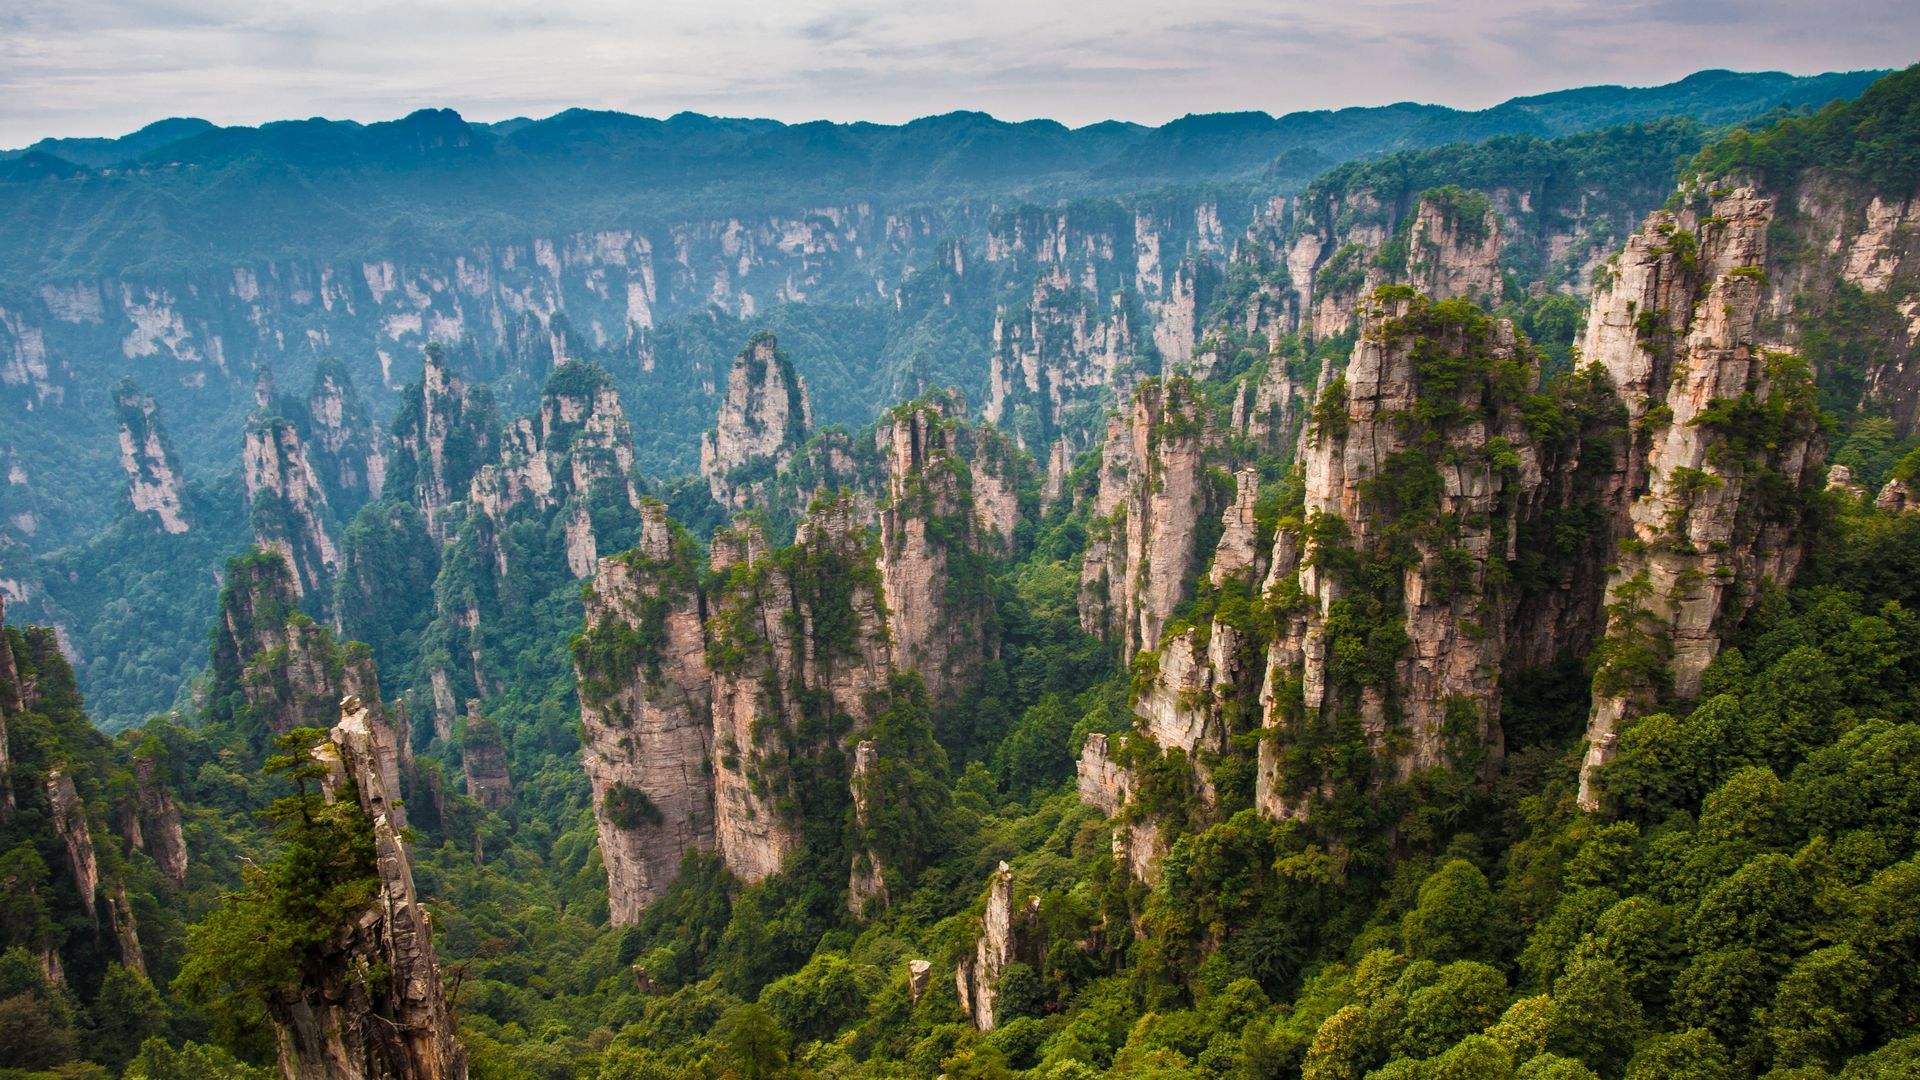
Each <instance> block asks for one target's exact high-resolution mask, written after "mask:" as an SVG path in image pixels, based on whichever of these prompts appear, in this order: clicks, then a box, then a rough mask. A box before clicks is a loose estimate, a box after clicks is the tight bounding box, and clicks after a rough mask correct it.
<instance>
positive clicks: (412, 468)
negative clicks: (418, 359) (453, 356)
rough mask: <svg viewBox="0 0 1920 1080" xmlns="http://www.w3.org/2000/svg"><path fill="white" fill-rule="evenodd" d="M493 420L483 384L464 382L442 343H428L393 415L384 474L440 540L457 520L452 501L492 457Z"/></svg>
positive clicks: (445, 538)
mask: <svg viewBox="0 0 1920 1080" xmlns="http://www.w3.org/2000/svg"><path fill="white" fill-rule="evenodd" d="M496 423H497V418H496V414H495V411H494V405H493V398H492V396H491V395H490V394H489V393H488V391H487V388H486V387H485V386H478V387H470V386H468V385H467V383H466V381H465V380H463V379H461V378H460V377H459V376H458V375H455V374H454V373H453V372H451V371H450V370H448V368H447V365H446V358H445V355H444V354H443V353H442V352H441V349H440V346H438V345H429V346H427V349H426V359H425V365H424V367H423V368H422V369H421V372H420V382H419V383H418V384H417V385H416V386H414V387H412V388H411V389H410V390H409V391H408V395H407V398H406V399H405V400H404V401H403V402H402V404H401V407H400V414H399V416H397V417H395V418H394V423H393V434H394V445H393V451H392V453H391V455H390V461H389V463H388V467H387V469H386V473H387V476H388V478H389V479H390V480H391V481H392V482H393V483H392V484H391V485H390V486H393V487H394V488H395V490H394V491H392V492H391V493H390V494H393V495H395V496H397V497H400V498H405V499H407V500H408V501H410V502H412V503H413V504H414V505H415V506H418V507H419V508H420V513H421V515H422V516H424V517H425V518H426V519H427V531H428V532H429V533H430V534H432V536H433V538H434V539H436V540H439V541H441V542H442V543H445V542H446V541H448V540H451V539H452V538H453V533H454V530H455V528H456V527H457V526H458V524H459V522H458V521H457V520H456V519H457V515H456V514H455V513H454V512H453V505H454V501H455V500H456V499H460V498H463V497H464V496H465V494H466V491H467V486H468V485H469V484H470V483H471V482H472V481H473V474H474V473H475V472H476V471H477V470H478V469H479V468H480V466H481V465H482V464H484V463H485V462H486V461H487V460H488V459H489V458H491V457H492V456H493V452H494V438H495V436H494V428H495V425H496Z"/></svg>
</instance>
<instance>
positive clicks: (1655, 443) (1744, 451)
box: [1580, 182, 1824, 809]
mask: <svg viewBox="0 0 1920 1080" xmlns="http://www.w3.org/2000/svg"><path fill="white" fill-rule="evenodd" d="M1711 211H1712V212H1711V214H1710V215H1709V216H1705V217H1700V216H1697V215H1695V214H1694V213H1693V212H1692V211H1690V210H1683V211H1682V212H1681V213H1680V214H1678V215H1676V214H1673V213H1670V212H1667V211H1661V212H1657V213H1655V214H1654V215H1652V216H1651V217H1649V218H1648V220H1647V225H1646V227H1645V228H1643V229H1642V230H1641V231H1640V232H1639V233H1637V234H1635V235H1634V237H1633V238H1632V239H1631V240H1629V241H1628V244H1627V247H1626V250H1625V252H1624V253H1623V254H1622V255H1621V258H1620V263H1619V267H1618V270H1617V272H1616V273H1615V275H1614V278H1613V280H1612V282H1611V283H1610V284H1609V286H1608V287H1607V288H1605V289H1603V290H1601V291H1600V292H1599V293H1598V294H1596V296H1595V297H1594V303H1593V308H1592V313H1591V315H1590V316H1589V319H1588V322H1587V331H1586V338H1585V341H1584V343H1583V349H1582V352H1583V355H1584V356H1585V358H1586V359H1587V360H1589V361H1591V362H1594V363H1597V364H1600V365H1602V366H1603V367H1604V368H1605V369H1606V372H1607V376H1608V378H1610V379H1611V380H1612V382H1613V384H1614V386H1615V388H1616V389H1617V391H1618V393H1619V395H1620V397H1621V398H1622V400H1623V401H1624V402H1625V404H1626V408H1627V412H1628V415H1629V416H1630V417H1631V418H1632V421H1633V423H1634V425H1635V430H1636V433H1637V436H1638V437H1637V438H1636V440H1635V441H1634V443H1633V446H1632V448H1631V450H1630V452H1629V453H1628V455H1627V458H1626V460H1625V461H1624V463H1623V466H1622V469H1621V477H1620V491H1621V493H1622V498H1623V499H1624V512H1623V514H1622V515H1621V517H1620V518H1619V520H1618V522H1617V524H1616V529H1617V530H1618V532H1619V534H1620V535H1621V536H1622V542H1621V543H1620V545H1619V550H1618V558H1617V559H1616V560H1615V569H1614V570H1613V572H1612V574H1611V576H1610V578H1609V580H1608V583H1607V603H1608V613H1609V626H1608V639H1607V643H1606V646H1605V647H1604V651H1603V654H1602V661H1601V664H1600V666H1599V671H1598V673H1597V674H1596V677H1595V686H1594V702H1593V710H1592V714H1591V716H1590V718H1589V722H1588V729H1587V747H1588V749H1587V755H1586V759H1585V761H1584V763H1583V764H1582V767H1581V789H1580V804H1581V805H1582V806H1583V807H1585V808H1587V809H1597V808H1598V806H1599V805H1600V794H1599V791H1598V790H1597V787H1596V785H1595V780H1596V774H1597V771H1598V770H1599V768H1600V767H1601V766H1603V765H1605V764H1606V762H1607V761H1608V760H1609V759H1610V758H1611V757H1612V754H1613V747H1614V744H1615V740H1616V739H1617V738H1618V733H1619V727H1620V724H1621V723H1622V722H1623V721H1624V720H1626V719H1628V718H1630V717H1632V716H1634V715H1636V714H1638V713H1640V712H1643V711H1645V710H1646V709H1648V708H1650V707H1651V706H1652V704H1653V703H1654V701H1655V700H1656V699H1657V698H1658V697H1659V696H1661V695H1662V694H1672V695H1673V696H1676V697H1680V698H1691V697H1694V696H1696V695H1697V694H1698V693H1699V689H1700V677H1701V674H1702V672H1704V671H1705V670H1706V667H1707V665H1708V664H1709V663H1710V662H1711V661H1712V660H1713V658H1714V656H1715V655H1717V653H1718V652H1719V649H1720V643H1721V638H1722V636H1723V635H1724V634H1725V632H1726V631H1727V629H1728V628H1729V627H1730V626H1731V625H1732V624H1733V623H1734V622H1736V621H1737V620H1738V618H1739V616H1740V614H1741V613H1743V612H1744V611H1745V610H1746V609H1747V608H1748V607H1749V606H1750V605H1751V604H1752V603H1753V602H1754V600H1755V599H1756V598H1757V596H1758V592H1759V590H1760V588H1761V587H1763V586H1764V585H1765V584H1766V583H1767V582H1776V583H1780V584H1783V585H1784V584H1785V583H1786V582H1788V581H1789V580H1790V579H1791V578H1792V577H1793V574H1794V572H1795V571H1796V570H1797V569H1798V567H1799V564H1800V561H1801V559H1802V558H1803V557H1804V555H1805V536H1804V534H1803V531H1802V521H1803V518H1802V514H1801V512H1800V510H1799V506H1800V503H1801V501H1802V500H1803V498H1804V495H1805V493H1806V492H1807V491H1808V490H1809V489H1810V488H1811V487H1813V486H1816V485H1817V484H1818V483H1819V482H1820V479H1821V477H1822V475H1823V473H1824V468H1823V463H1822V458H1823V455H1824V447H1823V443H1822V438H1821V434H1820V429H1819V424H1818V420H1817V404H1816V401H1815V396H1814V390H1813V384H1812V381H1811V379H1810V378H1809V377H1808V375H1807V373H1806V370H1805V366H1804V365H1803V364H1802V363H1801V362H1800V361H1799V360H1798V359H1797V358H1795V357H1793V356H1792V355H1791V354H1790V353H1789V352H1788V351H1787V350H1786V348H1785V346H1783V345H1780V344H1776V343H1772V342H1769V341H1768V340H1767V338H1766V337H1765V333H1766V331H1765V329H1764V328H1763V327H1764V316H1765V315H1766V314H1767V312H1766V308H1765V300H1766V294H1767V272H1766V268H1767V266H1768V265H1769V258H1768V244H1769V230H1770V228H1771V227H1772V225H1773V223H1774V222H1775V220H1776V217H1777V205H1776V202H1775V200H1774V198H1773V197H1771V196H1769V195H1767V194H1764V193H1762V192H1761V191H1759V190H1758V189H1756V188H1755V187H1753V186H1752V185H1750V184H1745V183H1738V182H1729V184H1728V186H1726V187H1725V188H1724V189H1722V190H1719V191H1717V192H1716V194H1715V197H1714V198H1713V199H1712V206H1711ZM1769 487H1770V488H1772V489H1774V490H1775V491H1776V492H1777V493H1776V494H1775V495H1772V496H1767V495H1765V494H1764V493H1763V490H1762V489H1763V488H1769ZM1769 504H1772V505H1769ZM1643 657H1655V658H1657V660H1656V663H1657V669H1653V670H1650V669H1649V665H1648V664H1647V663H1645V662H1643V660H1642V659H1641V658H1643Z"/></svg>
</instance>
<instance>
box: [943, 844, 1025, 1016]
mask: <svg viewBox="0 0 1920 1080" xmlns="http://www.w3.org/2000/svg"><path fill="white" fill-rule="evenodd" d="M1039 909H1040V898H1039V897H1037V896H1035V897H1032V898H1031V899H1030V901H1029V902H1028V903H1027V904H1026V905H1024V906H1020V907H1017V908H1016V907H1015V905H1014V901H1013V870H1012V869H1011V868H1009V867H1008V866H1007V864H1006V863H1004V862H1003V863H1001V864H1000V868H999V869H997V870H995V871H994V872H993V875H992V876H991V877H990V878H988V879H987V906H986V910H985V911H984V912H982V913H981V916H980V936H979V938H977V939H976V940H975V942H974V947H973V952H972V954H971V955H968V956H963V957H961V958H960V961H959V962H958V963H957V964H956V965H955V966H954V971H953V982H954V988H955V989H956V990H957V991H958V992H959V994H960V1008H961V1010H962V1011H963V1012H965V1013H966V1014H967V1018H968V1019H969V1020H972V1021H973V1026H974V1027H976V1028H978V1029H980V1030H981V1031H992V1030H993V1028H994V1025H995V1023H996V1022H997V1020H998V1017H996V1016H995V1015H994V1005H995V1003H996V1002H997V1001H998V999H999V996H1000V976H1001V974H1002V973H1004V972H1005V971H1006V969H1007V965H1008V964H1011V963H1013V962H1014V961H1016V960H1029V959H1032V954H1033V953H1035V952H1037V951H1038V944H1039V929H1040V927H1039Z"/></svg>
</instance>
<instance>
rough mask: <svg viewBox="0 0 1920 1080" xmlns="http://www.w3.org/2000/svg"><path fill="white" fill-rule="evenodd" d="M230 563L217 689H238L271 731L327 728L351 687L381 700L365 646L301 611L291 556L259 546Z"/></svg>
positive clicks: (218, 640) (220, 692)
mask: <svg viewBox="0 0 1920 1080" xmlns="http://www.w3.org/2000/svg"><path fill="white" fill-rule="evenodd" d="M228 570H229V574H228V578H227V583H226V587H225V588H224V589H222V590H221V594H220V623H219V625H218V626H217V627H216V629H215V634H214V647H213V677H214V693H215V694H216V695H217V696H219V697H221V698H231V697H232V696H234V695H236V694H237V695H239V696H240V699H241V701H242V702H243V703H244V704H245V705H246V707H247V709H248V710H249V713H250V719H251V722H252V723H253V724H254V725H257V726H258V727H259V728H262V729H264V731H265V733H267V734H271V735H282V734H285V733H286V732H288V731H291V730H292V729H294V728H296V727H325V726H326V723H327V719H328V718H329V717H330V716H331V715H333V713H334V712H335V711H336V710H337V707H338V703H339V701H340V699H341V698H342V697H344V696H346V695H347V694H349V693H360V694H363V695H364V696H366V697H367V698H368V700H369V701H377V699H378V691H377V686H378V681H377V677H376V676H375V674H374V671H373V662H372V658H371V656H369V655H368V654H367V652H366V648H365V646H362V645H358V644H349V645H346V646H342V645H341V644H340V643H339V642H337V641H336V640H335V639H334V637H333V634H332V633H331V632H330V631H329V630H327V629H326V628H325V627H323V626H321V625H319V624H318V623H315V622H314V621H313V620H311V619H309V618H307V617H306V616H305V615H303V614H301V613H300V610H299V606H298V602H297V601H298V597H299V593H298V591H297V588H296V585H295V582H294V577H293V572H292V570H291V568H290V567H289V566H288V565H287V562H286V560H285V559H284V558H282V557H281V556H280V555H278V554H277V553H273V552H261V551H256V552H255V553H254V554H253V555H250V556H247V557H245V558H243V559H239V560H235V561H234V562H233V563H230V564H229V565H228ZM222 707H226V706H225V705H223V706H222ZM263 741H264V740H263Z"/></svg>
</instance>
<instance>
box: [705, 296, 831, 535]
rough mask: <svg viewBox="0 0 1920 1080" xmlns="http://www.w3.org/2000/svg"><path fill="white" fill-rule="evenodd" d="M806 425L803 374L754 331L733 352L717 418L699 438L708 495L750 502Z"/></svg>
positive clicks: (732, 505) (809, 418)
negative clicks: (738, 349) (731, 365)
mask: <svg viewBox="0 0 1920 1080" xmlns="http://www.w3.org/2000/svg"><path fill="white" fill-rule="evenodd" d="M812 430H813V406H812V404H811V403H810V402H809V401H808V399H807V383H806V380H805V379H802V378H801V377H800V376H799V375H798V374H797V373H795V371H794V370H793V364H792V363H791V362H790V361H788V360H787V357H786V354H785V353H783V352H781V351H780V344H779V342H778V341H777V340H775V338H774V336H773V335H772V334H766V333H762V334H756V335H754V337H753V338H752V339H750V340H749V341H748V342H747V347H746V348H745V349H742V350H741V351H740V354H739V355H738V356H736V357H734V361H733V367H732V368H731V369H730V370H729V371H728V372H727V393H726V396H725V397H724V398H722V399H721V402H720V415H719V419H718V421H717V422H716V423H715V425H714V428H713V430H712V431H709V432H707V433H706V435H704V436H703V437H702V438H701V440H700V475H702V476H704V477H706V479H707V489H708V491H709V492H710V493H711V494H712V495H713V501H714V502H717V503H719V504H720V505H721V506H722V507H725V508H727V509H728V510H742V509H745V508H746V507H748V506H750V505H752V504H753V502H754V500H755V498H756V497H757V496H758V495H760V494H761V493H763V491H764V488H765V483H764V482H765V480H766V479H767V478H769V477H771V476H772V474H773V473H774V472H776V471H778V470H779V469H780V468H781V467H783V466H785V465H786V464H787V462H789V461H791V460H792V459H793V455H794V452H795V451H796V450H798V449H799V448H800V446H801V444H802V443H804V442H806V440H807V435H808V434H809V433H810V432H811V431H812Z"/></svg>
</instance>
